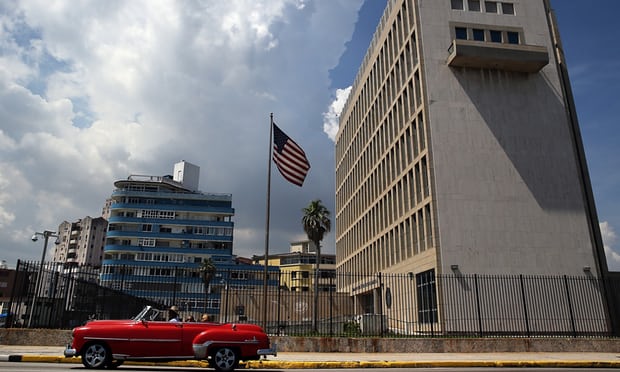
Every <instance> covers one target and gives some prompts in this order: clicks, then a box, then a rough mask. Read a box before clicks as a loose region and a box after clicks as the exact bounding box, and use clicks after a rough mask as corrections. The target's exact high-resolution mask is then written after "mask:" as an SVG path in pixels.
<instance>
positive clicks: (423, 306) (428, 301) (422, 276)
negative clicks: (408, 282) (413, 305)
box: [415, 269, 437, 323]
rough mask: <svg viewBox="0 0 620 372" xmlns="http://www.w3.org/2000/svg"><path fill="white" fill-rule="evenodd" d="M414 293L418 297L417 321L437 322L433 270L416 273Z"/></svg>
mask: <svg viewBox="0 0 620 372" xmlns="http://www.w3.org/2000/svg"><path fill="white" fill-rule="evenodd" d="M415 281H416V292H417V293H416V295H417V299H418V322H420V323H435V322H437V289H436V287H435V270H434V269H431V270H428V271H424V272H421V273H419V274H416V276H415Z"/></svg>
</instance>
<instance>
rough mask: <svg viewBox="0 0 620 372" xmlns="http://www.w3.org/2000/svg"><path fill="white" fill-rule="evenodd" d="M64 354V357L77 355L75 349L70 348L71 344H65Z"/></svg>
mask: <svg viewBox="0 0 620 372" xmlns="http://www.w3.org/2000/svg"><path fill="white" fill-rule="evenodd" d="M64 354H65V358H71V357H74V356H77V350H75V349H72V348H71V345H67V348H66V349H65V352H64Z"/></svg>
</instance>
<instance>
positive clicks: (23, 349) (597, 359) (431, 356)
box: [0, 345, 620, 369]
mask: <svg viewBox="0 0 620 372" xmlns="http://www.w3.org/2000/svg"><path fill="white" fill-rule="evenodd" d="M63 351H64V348H63V347H57V346H54V347H48V346H43V347H41V346H17V345H0V362H2V361H16V362H17V361H23V362H46V363H80V359H79V358H65V357H64V356H63ZM127 364H132V363H130V362H127ZM149 364H154V363H149ZM167 364H168V365H174V366H184V367H204V366H205V365H206V363H204V362H199V361H191V360H190V361H183V362H171V363H167ZM245 367H246V368H256V369H262V368H264V369H272V368H279V369H287V368H295V369H302V368H303V369H309V368H314V369H321V368H325V369H327V368H371V367H382V368H389V367H393V368H415V367H546V368H556V367H571V368H581V367H583V368H597V367H601V368H620V350H619V351H618V353H300V352H294V353H293V352H282V353H278V356H276V357H274V356H270V357H268V358H267V359H263V360H261V361H249V362H247V363H245Z"/></svg>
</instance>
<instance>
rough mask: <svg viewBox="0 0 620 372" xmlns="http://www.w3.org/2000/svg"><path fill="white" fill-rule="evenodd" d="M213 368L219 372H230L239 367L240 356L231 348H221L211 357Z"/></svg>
mask: <svg viewBox="0 0 620 372" xmlns="http://www.w3.org/2000/svg"><path fill="white" fill-rule="evenodd" d="M210 364H211V365H212V366H213V368H215V370H216V371H219V372H230V371H232V370H234V369H235V368H236V367H237V365H239V355H237V352H236V351H235V350H233V349H231V348H229V347H220V348H218V349H217V350H215V352H214V353H213V355H212V356H211V363H210Z"/></svg>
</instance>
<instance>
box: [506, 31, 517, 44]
mask: <svg viewBox="0 0 620 372" xmlns="http://www.w3.org/2000/svg"><path fill="white" fill-rule="evenodd" d="M506 36H508V44H519V33H518V32H514V31H508V32H507V33H506Z"/></svg>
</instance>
